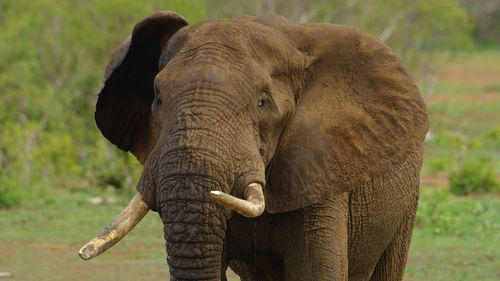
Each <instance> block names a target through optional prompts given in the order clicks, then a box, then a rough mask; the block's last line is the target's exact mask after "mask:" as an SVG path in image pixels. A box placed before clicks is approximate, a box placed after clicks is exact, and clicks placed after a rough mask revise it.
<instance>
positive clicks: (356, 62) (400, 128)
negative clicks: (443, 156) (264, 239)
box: [265, 24, 428, 213]
mask: <svg viewBox="0 0 500 281" xmlns="http://www.w3.org/2000/svg"><path fill="white" fill-rule="evenodd" d="M278 29H279V30H280V31H281V32H283V33H284V34H285V35H286V36H287V37H288V38H289V39H290V41H291V42H292V43H291V44H293V45H295V47H296V48H297V49H298V50H299V51H300V53H302V54H303V55H304V60H305V61H307V62H308V63H307V65H308V66H307V70H306V71H305V72H304V81H302V83H300V84H301V90H299V91H298V96H297V97H296V99H297V108H296V109H297V110H296V113H295V116H294V117H293V120H292V121H291V124H290V125H289V126H288V127H287V129H286V130H285V132H284V133H283V135H282V137H281V143H280V146H279V147H278V150H277V153H276V154H275V157H274V159H273V160H272V162H271V163H270V165H269V167H268V178H267V183H268V185H267V186H266V191H265V192H266V193H265V198H266V206H267V210H268V211H269V212H271V213H276V212H285V211H290V210H294V209H297V208H301V207H304V206H308V205H310V204H314V203H317V202H320V201H321V200H324V199H325V198H326V197H327V196H330V195H332V194H334V193H342V192H346V191H349V190H352V189H353V188H355V187H356V186H359V185H361V184H364V183H366V182H368V181H370V180H373V179H375V178H377V177H379V176H381V175H384V174H385V173H387V172H388V171H390V170H391V169H395V168H396V167H397V166H398V165H400V164H402V162H403V161H404V160H405V159H406V158H407V157H408V156H409V154H410V153H412V152H414V151H416V150H417V149H419V148H420V147H422V145H423V141H424V137H425V134H426V132H427V130H428V117H427V113H426V108H425V104H424V101H423V98H422V96H421V95H420V93H419V90H418V88H417V86H416V85H415V83H414V81H413V80H412V78H411V77H410V75H409V74H408V71H407V70H406V68H405V67H404V66H403V64H402V63H401V61H400V60H399V59H398V58H397V57H396V55H395V54H394V52H393V51H392V50H390V49H389V48H388V47H387V46H385V45H384V44H383V43H382V42H381V41H379V40H378V39H376V38H374V37H373V36H371V35H368V34H367V33H365V32H363V31H361V30H359V29H355V28H349V27H344V26H339V25H332V24H298V25H284V26H281V27H279V28H278ZM402 176H404V175H402ZM401 180H402V181H404V179H401ZM388 192H390V191H388Z"/></svg>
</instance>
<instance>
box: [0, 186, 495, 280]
mask: <svg viewBox="0 0 500 281" xmlns="http://www.w3.org/2000/svg"><path fill="white" fill-rule="evenodd" d="M112 195H113V194H112V193H109V194H107V196H112ZM87 198H88V195H84V194H81V193H62V194H57V196H55V198H54V200H53V202H51V203H40V204H36V205H32V206H22V207H16V208H13V209H9V210H0V229H1V231H0V253H1V254H0V272H1V271H8V272H12V273H13V274H15V276H16V277H15V278H14V280H23V281H30V280H75V281H81V280H95V279H99V280H125V281H126V280H158V279H166V278H167V276H168V269H167V267H166V266H165V264H166V262H165V251H164V240H163V231H162V224H161V221H160V219H159V217H158V215H157V214H156V213H150V214H148V215H147V216H146V218H145V219H144V220H143V221H142V222H141V223H140V224H139V225H138V226H137V227H136V229H134V230H133V231H132V232H131V233H130V234H129V235H128V236H127V237H126V238H125V239H124V240H123V241H120V242H119V243H118V244H117V245H116V246H115V247H113V248H112V249H110V250H109V251H108V252H106V253H104V254H102V255H101V256H99V257H97V258H95V259H93V260H91V261H82V260H80V258H79V257H78V256H77V252H78V249H79V248H80V247H81V246H82V245H83V244H84V243H86V242H87V241H88V240H89V239H90V238H92V237H93V236H94V235H95V234H96V233H97V232H99V231H100V230H101V229H102V228H103V227H104V226H105V225H106V224H107V223H108V222H109V221H110V220H111V219H112V218H114V217H115V216H116V215H117V214H118V213H119V211H120V210H121V208H122V207H123V206H124V205H125V204H126V203H127V202H126V199H125V198H121V197H117V198H118V202H116V203H107V204H101V205H92V204H89V203H87V202H86V199H87ZM230 276H232V277H231V279H230V280H238V279H236V277H234V275H230ZM499 277H500V197H492V196H480V197H457V196H454V195H452V194H450V193H449V192H448V190H447V189H444V188H423V189H422V192H421V200H420V206H419V211H418V216H417V223H416V227H415V231H414V235H413V241H412V246H411V252H410V258H409V262H408V266H407V271H406V280H412V281H414V280H422V281H423V280H486V281H488V280H498V279H499Z"/></svg>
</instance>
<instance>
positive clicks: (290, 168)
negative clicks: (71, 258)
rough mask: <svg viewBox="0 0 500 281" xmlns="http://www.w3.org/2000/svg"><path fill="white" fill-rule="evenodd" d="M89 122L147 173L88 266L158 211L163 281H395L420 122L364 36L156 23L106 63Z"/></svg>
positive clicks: (404, 90) (258, 25)
mask: <svg viewBox="0 0 500 281" xmlns="http://www.w3.org/2000/svg"><path fill="white" fill-rule="evenodd" d="M95 120H96V124H97V126H98V128H99V129H100V131H101V132H102V134H103V135H104V137H106V138H107V139H108V140H109V141H110V142H111V143H113V144H114V145H116V146H117V147H118V148H120V149H121V150H124V151H130V152H131V153H132V154H134V155H135V156H136V158H137V159H138V161H139V162H140V163H141V164H142V165H143V172H142V175H141V177H140V179H139V180H138V183H137V193H136V195H135V197H134V198H133V199H132V200H131V201H130V203H129V205H128V206H127V207H126V208H125V209H124V210H123V211H122V212H121V213H120V214H119V215H118V217H117V218H116V219H115V220H114V221H113V222H111V223H110V225H109V226H107V227H106V228H105V229H104V230H103V231H102V232H101V233H100V234H98V235H97V236H96V237H95V238H94V239H92V240H91V241H90V242H89V243H87V244H86V245H85V246H84V247H83V248H82V249H81V250H80V252H79V254H80V256H81V257H82V258H83V259H90V258H92V257H94V256H96V255H98V254H100V253H102V252H103V251H105V250H106V249H108V248H109V247H111V246H112V245H113V244H115V243H116V242H117V241H119V240H120V239H121V238H123V237H124V236H125V235H126V234H127V232H128V231H130V230H131V229H132V228H133V227H134V226H135V225H136V224H137V223H138V222H139V221H140V219H141V218H142V217H144V215H145V214H146V213H147V212H148V210H152V211H154V212H157V213H158V214H159V216H160V218H161V220H162V223H163V226H164V228H163V231H164V238H165V245H166V253H167V263H168V266H169V270H170V280H227V279H226V273H225V272H226V270H227V268H228V267H230V268H231V269H232V270H233V271H234V272H236V273H237V274H238V275H239V276H240V278H241V280H247V281H248V280H259V281H261V280H402V278H403V274H404V269H405V265H406V261H407V257H408V251H409V245H410V240H411V236H412V231H413V226H414V222H415V215H416V210H417V204H418V197H419V174H420V169H421V166H422V161H423V150H424V149H423V146H424V138H425V135H426V132H427V130H428V128H429V122H428V114H427V112H426V106H425V103H424V100H423V98H422V96H421V94H420V92H419V89H418V87H417V86H416V83H415V82H414V80H413V79H412V77H411V75H410V74H409V72H408V70H407V69H406V68H405V66H404V65H403V63H402V62H401V61H400V60H399V59H398V58H397V56H396V55H395V53H394V52H393V51H392V50H391V49H390V48H389V47H387V46H386V45H384V44H383V43H382V42H381V41H380V40H378V39H377V38H375V37H374V36H371V35H369V34H368V33H366V32H364V31H362V30H360V29H357V28H353V27H347V26H342V25H335V24H328V23H300V24H292V23H288V22H287V20H286V19H285V18H284V17H282V16H279V15H276V14H269V15H265V16H235V17H233V18H230V19H208V20H204V21H201V22H199V23H196V24H188V22H187V21H186V19H185V18H184V17H182V16H181V15H179V14H177V13H175V12H171V11H160V12H155V13H153V14H151V15H150V16H148V17H146V18H144V19H143V20H141V21H140V22H138V23H137V24H136V25H135V27H134V29H133V31H132V35H131V36H129V37H128V38H126V39H125V41H123V43H121V44H120V45H119V46H118V47H117V48H116V50H115V51H114V52H113V54H112V56H111V59H110V61H109V63H108V65H107V68H106V70H105V74H104V83H103V87H102V89H101V90H100V93H99V96H98V99H97V103H96V110H95Z"/></svg>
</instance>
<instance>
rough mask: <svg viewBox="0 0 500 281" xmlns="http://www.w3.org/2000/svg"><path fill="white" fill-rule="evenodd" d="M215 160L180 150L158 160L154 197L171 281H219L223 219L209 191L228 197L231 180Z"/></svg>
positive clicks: (203, 153)
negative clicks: (158, 167) (161, 224)
mask: <svg viewBox="0 0 500 281" xmlns="http://www.w3.org/2000/svg"><path fill="white" fill-rule="evenodd" d="M216 155H217V154H214V153H212V152H210V151H208V150H206V149H205V150H204V151H202V150H199V149H198V150H193V149H186V148H185V147H182V148H176V149H174V150H170V151H169V152H167V153H166V154H165V155H164V157H162V160H163V159H164V160H163V161H164V162H163V163H160V167H161V169H162V172H160V175H161V177H160V179H159V181H158V187H157V188H158V190H157V193H156V196H157V204H158V207H159V208H158V211H159V213H160V216H161V218H162V221H163V224H164V233H165V241H166V248H167V255H168V258H167V262H168V265H169V267H170V275H171V280H220V278H221V259H222V248H223V240H224V235H225V231H226V220H227V216H226V215H225V213H224V211H223V210H224V209H223V206H222V205H221V204H219V203H217V202H216V201H215V200H214V199H213V198H212V197H211V196H210V191H212V190H222V191H225V192H228V191H229V186H230V185H232V182H233V179H232V178H233V177H231V173H229V170H230V169H229V168H228V166H227V165H226V164H225V163H227V162H226V161H224V160H222V159H220V158H219V157H217V156H216ZM162 160H160V162H162ZM158 191H159V192H158Z"/></svg>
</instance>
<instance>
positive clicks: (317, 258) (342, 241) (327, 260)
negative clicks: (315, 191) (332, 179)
mask: <svg viewBox="0 0 500 281" xmlns="http://www.w3.org/2000/svg"><path fill="white" fill-rule="evenodd" d="M347 226H348V194H347V193H344V194H340V195H336V196H334V198H329V199H327V200H325V201H324V202H322V203H320V204H315V205H312V206H309V207H306V208H305V209H304V221H303V232H302V239H303V245H302V246H300V247H297V248H294V250H293V251H291V252H290V253H288V255H287V256H285V276H286V278H285V279H286V280H347V273H348V266H347V265H348V257H347V244H348V242H347V240H348V231H347Z"/></svg>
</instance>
